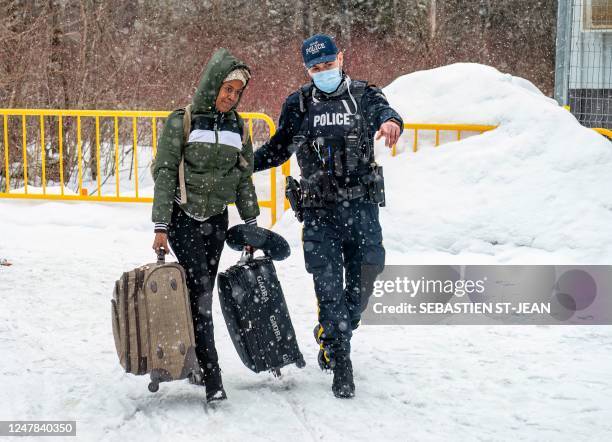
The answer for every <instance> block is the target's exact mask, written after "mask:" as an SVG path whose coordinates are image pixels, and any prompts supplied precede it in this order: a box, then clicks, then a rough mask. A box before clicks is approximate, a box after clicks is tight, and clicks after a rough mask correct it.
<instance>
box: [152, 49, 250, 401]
mask: <svg viewBox="0 0 612 442" xmlns="http://www.w3.org/2000/svg"><path fill="white" fill-rule="evenodd" d="M249 78H250V71H249V68H248V67H247V66H246V65H245V64H244V63H242V62H241V61H239V60H238V59H236V58H235V57H233V56H232V55H231V54H230V53H229V52H228V51H227V50H226V49H219V50H218V51H216V52H215V53H214V54H213V56H212V58H211V59H210V61H209V62H208V65H207V67H206V70H205V71H204V74H203V76H202V79H201V80H200V84H199V86H198V88H197V90H196V93H195V94H194V97H193V101H192V103H191V105H190V106H189V107H188V108H186V109H180V110H176V111H174V112H172V113H171V114H170V116H169V117H168V119H167V121H166V124H165V126H164V130H163V132H162V135H161V137H160V140H159V143H158V150H157V156H156V159H155V164H154V166H153V177H154V180H155V193H154V198H153V215H152V220H153V222H154V223H155V240H154V242H153V249H154V250H156V251H159V249H160V248H161V247H164V249H165V250H166V251H168V241H169V243H170V246H171V247H172V250H173V251H174V253H175V255H176V257H177V259H178V262H179V263H180V264H181V265H182V266H183V268H185V270H186V272H187V287H188V289H189V295H190V300H191V310H192V314H193V322H194V329H195V330H194V331H195V338H196V354H197V356H198V360H199V362H200V366H201V367H202V369H203V380H204V385H205V387H206V398H207V400H208V401H211V400H220V399H225V398H226V393H225V391H224V389H223V384H222V381H221V371H220V369H219V362H218V357H217V351H216V349H215V341H214V335H213V321H212V293H213V287H214V282H215V278H216V274H217V269H218V265H219V258H220V256H221V252H222V250H223V245H224V241H225V233H226V231H227V227H228V215H227V205H228V204H230V203H236V207H237V209H238V213H239V215H240V217H241V218H242V219H243V220H244V221H245V222H246V223H249V224H250V223H255V219H256V217H257V215H259V206H258V204H257V195H256V193H255V187H254V186H253V181H252V178H251V176H252V174H253V147H252V145H251V141H250V138H249V137H248V136H245V135H244V133H245V131H244V124H243V121H242V119H241V118H240V116H239V115H238V113H237V112H236V110H235V109H236V106H237V105H238V102H239V101H240V97H241V95H242V92H243V91H244V88H245V87H246V85H247V84H248V81H249ZM185 114H187V115H188V116H189V115H191V124H190V125H187V126H184V123H186V122H185V121H184V117H185ZM187 123H188V122H187ZM185 127H187V128H190V130H188V131H187V130H185ZM179 171H180V173H179ZM180 176H181V178H182V177H183V176H184V179H180Z"/></svg>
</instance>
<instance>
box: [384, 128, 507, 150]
mask: <svg viewBox="0 0 612 442" xmlns="http://www.w3.org/2000/svg"><path fill="white" fill-rule="evenodd" d="M496 127H497V126H487V125H482V124H415V123H405V124H404V130H406V129H408V130H413V131H414V138H413V142H412V151H413V152H416V151H417V150H418V143H419V131H424V130H427V131H435V132H436V144H435V147H438V146H439V145H440V132H442V131H450V132H457V141H459V140H461V132H480V133H481V134H482V133H484V132H487V131H490V130H493V129H495V128H496ZM396 155H397V146H393V147H392V148H391V156H396Z"/></svg>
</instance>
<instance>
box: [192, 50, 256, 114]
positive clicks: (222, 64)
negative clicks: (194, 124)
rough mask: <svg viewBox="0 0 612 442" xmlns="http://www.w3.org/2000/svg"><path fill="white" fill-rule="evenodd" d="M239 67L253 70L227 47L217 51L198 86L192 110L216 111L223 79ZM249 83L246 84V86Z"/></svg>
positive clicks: (199, 111)
mask: <svg viewBox="0 0 612 442" xmlns="http://www.w3.org/2000/svg"><path fill="white" fill-rule="evenodd" d="M237 68H243V69H246V70H248V71H249V72H251V71H250V69H249V67H248V66H247V65H246V64H245V63H244V62H242V61H240V60H238V59H237V58H236V57H234V56H233V55H232V54H230V52H229V51H228V50H227V49H225V48H221V49H218V50H217V51H215V53H214V54H213V56H212V57H211V58H210V60H209V62H208V64H207V65H206V69H205V70H204V73H203V74H202V78H201V79H200V83H199V85H198V88H197V90H196V92H195V94H194V95H193V100H192V112H194V113H204V112H214V111H215V101H216V100H217V95H218V94H219V90H220V89H221V85H222V84H223V80H224V79H225V77H227V76H228V75H229V73H230V72H231V71H233V70H234V69H237ZM247 85H248V81H247ZM247 85H245V87H246V86H247ZM238 103H240V99H238V102H237V103H236V106H238ZM236 106H234V108H233V109H235V108H236ZM233 109H232V110H233Z"/></svg>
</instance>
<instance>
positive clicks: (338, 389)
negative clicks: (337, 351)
mask: <svg viewBox="0 0 612 442" xmlns="http://www.w3.org/2000/svg"><path fill="white" fill-rule="evenodd" d="M333 365H334V381H333V383H332V392H333V393H334V396H336V397H337V398H342V399H348V398H352V397H353V396H355V383H354V381H353V364H352V363H351V359H350V358H349V356H348V355H343V356H340V357H337V358H334V364H333Z"/></svg>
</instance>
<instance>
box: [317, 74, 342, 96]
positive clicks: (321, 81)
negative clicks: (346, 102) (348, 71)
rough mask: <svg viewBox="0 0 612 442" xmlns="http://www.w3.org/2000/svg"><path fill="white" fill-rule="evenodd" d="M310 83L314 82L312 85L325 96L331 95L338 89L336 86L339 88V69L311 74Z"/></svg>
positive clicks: (340, 78) (340, 76)
mask: <svg viewBox="0 0 612 442" xmlns="http://www.w3.org/2000/svg"><path fill="white" fill-rule="evenodd" d="M312 81H314V84H315V86H316V87H317V88H318V89H320V90H321V91H323V92H325V93H327V94H331V93H332V92H333V91H335V90H336V89H338V86H340V82H341V81H342V74H341V72H340V68H332V69H329V70H327V71H323V72H317V73H315V74H312Z"/></svg>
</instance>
